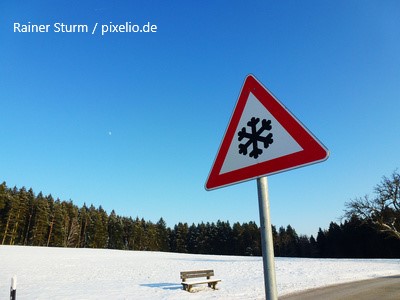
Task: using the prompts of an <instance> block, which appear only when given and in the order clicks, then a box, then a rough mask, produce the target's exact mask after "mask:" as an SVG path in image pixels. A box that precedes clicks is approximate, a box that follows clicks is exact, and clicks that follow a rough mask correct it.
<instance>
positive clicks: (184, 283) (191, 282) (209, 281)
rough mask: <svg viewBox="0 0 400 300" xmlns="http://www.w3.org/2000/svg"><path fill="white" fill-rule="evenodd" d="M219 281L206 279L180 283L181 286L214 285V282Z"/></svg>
mask: <svg viewBox="0 0 400 300" xmlns="http://www.w3.org/2000/svg"><path fill="white" fill-rule="evenodd" d="M220 281H221V279H208V280H196V281H184V282H182V284H183V285H196V284H202V283H214V282H220Z"/></svg>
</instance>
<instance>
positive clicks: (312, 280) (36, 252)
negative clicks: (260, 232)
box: [0, 246, 400, 300]
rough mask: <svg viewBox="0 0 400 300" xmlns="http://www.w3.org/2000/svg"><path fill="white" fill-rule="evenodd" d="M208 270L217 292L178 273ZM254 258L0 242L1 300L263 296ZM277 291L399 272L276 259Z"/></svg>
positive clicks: (368, 263)
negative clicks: (13, 292)
mask: <svg viewBox="0 0 400 300" xmlns="http://www.w3.org/2000/svg"><path fill="white" fill-rule="evenodd" d="M201 269H213V270H214V271H215V277H216V278H218V279H221V280H222V282H220V283H219V284H218V285H217V290H215V291H214V290H212V289H209V288H207V287H206V286H205V285H202V286H199V287H196V288H193V293H188V292H186V291H183V290H182V286H181V285H180V278H179V274H180V271H186V270H201ZM262 270H263V268H262V259H261V257H237V256H216V255H192V254H179V253H161V252H138V251H119V250H104V249H68V248H44V247H21V246H0V299H7V298H8V297H9V290H10V284H11V277H12V276H13V275H16V276H17V281H18V284H17V299H18V300H24V299H149V300H150V299H152V300H154V299H173V300H176V299H179V300H181V299H190V300H192V299H193V300H197V299H229V300H231V299H232V300H234V299H241V300H242V299H243V300H248V299H264V297H265V296H264V295H265V294H264V283H263V278H264V277H263V273H262V272H263V271H262ZM276 272H277V283H278V293H279V295H280V296H282V295H286V294H290V293H295V292H298V291H302V290H306V289H311V288H318V287H322V286H327V285H332V284H339V283H345V282H350V281H358V280H363V279H371V278H377V277H383V276H391V275H398V274H400V260H399V259H396V260H349V259H341V260H336V259H299V258H276Z"/></svg>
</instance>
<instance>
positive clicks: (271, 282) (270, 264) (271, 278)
mask: <svg viewBox="0 0 400 300" xmlns="http://www.w3.org/2000/svg"><path fill="white" fill-rule="evenodd" d="M257 190H258V203H259V206H260V208H259V210H260V227H261V247H262V256H263V265H264V284H265V297H266V299H267V300H277V299H278V292H277V288H276V276H275V261H274V243H273V239H272V227H271V218H270V213H269V198H268V180H267V177H266V176H264V177H261V178H257Z"/></svg>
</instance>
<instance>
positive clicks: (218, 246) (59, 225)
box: [0, 182, 400, 258]
mask: <svg viewBox="0 0 400 300" xmlns="http://www.w3.org/2000/svg"><path fill="white" fill-rule="evenodd" d="M375 225H376V224H375V223H374V221H373V220H369V219H368V218H362V217H360V216H357V214H352V215H351V217H350V218H348V219H347V220H345V222H344V223H340V224H337V223H334V222H332V223H331V224H330V226H329V228H328V229H327V230H322V229H321V228H320V229H319V232H318V235H317V237H316V238H314V237H313V236H310V237H308V236H306V235H298V234H297V232H296V230H295V229H294V228H293V227H292V226H290V225H288V226H287V227H280V228H278V229H276V227H275V226H272V232H273V239H274V251H275V255H276V256H286V257H335V258H338V257H360V258H361V257H365V258H373V257H382V258H383V257H387V258H392V257H393V258H394V257H396V258H399V257H400V239H398V238H396V236H395V235H393V234H392V235H390V234H388V233H387V232H384V231H382V230H379V228H377V227H376V226H375ZM0 243H1V245H28V246H48V247H74V248H108V249H123V250H143V251H167V252H180V253H194V254H220V255H248V256H250V255H254V256H260V255H261V239H260V228H259V227H258V225H257V224H256V223H255V222H253V221H251V222H248V223H239V222H236V223H234V224H233V225H231V224H230V223H229V221H220V220H218V221H217V222H215V223H214V222H212V223H209V222H207V223H203V222H202V223H199V224H191V225H189V224H187V223H178V224H176V225H175V226H173V227H172V228H171V227H168V226H167V225H166V222H165V221H164V219H163V218H160V219H159V221H158V222H157V223H153V222H151V221H146V220H144V219H143V218H142V219H140V218H139V217H136V218H132V217H125V216H119V215H117V214H116V213H115V211H114V210H113V211H111V213H110V214H108V213H107V212H106V211H105V210H104V209H103V208H102V207H101V206H99V207H98V208H96V207H94V206H93V205H90V206H89V207H88V206H86V204H84V205H83V206H82V207H78V206H77V205H75V204H73V202H72V201H61V200H60V199H54V198H53V197H52V196H51V195H47V196H45V195H43V194H42V193H41V192H40V193H38V194H37V195H36V194H35V193H34V192H33V190H32V189H29V190H27V189H26V188H25V187H22V188H19V189H18V188H16V187H14V188H9V187H7V185H6V183H5V182H3V183H2V184H1V185H0Z"/></svg>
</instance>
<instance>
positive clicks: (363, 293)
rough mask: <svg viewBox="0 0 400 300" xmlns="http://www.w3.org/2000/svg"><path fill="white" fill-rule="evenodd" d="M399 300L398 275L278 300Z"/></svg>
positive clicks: (287, 296) (333, 286) (399, 281)
mask: <svg viewBox="0 0 400 300" xmlns="http://www.w3.org/2000/svg"><path fill="white" fill-rule="evenodd" d="M317 299H318V300H321V299H323V300H377V299H379V300H399V299H400V275H396V276H388V277H381V278H376V279H369V280H363V281H357V282H351V283H344V284H338V285H332V286H328V287H324V288H319V289H314V290H308V291H304V292H300V293H296V294H292V295H286V296H282V297H279V300H317Z"/></svg>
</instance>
